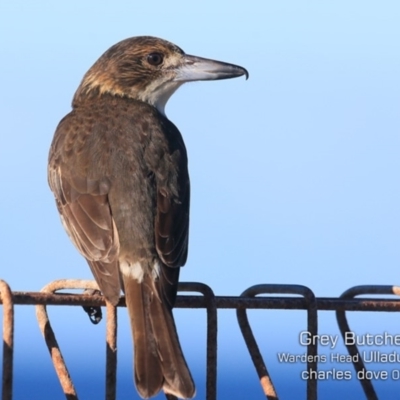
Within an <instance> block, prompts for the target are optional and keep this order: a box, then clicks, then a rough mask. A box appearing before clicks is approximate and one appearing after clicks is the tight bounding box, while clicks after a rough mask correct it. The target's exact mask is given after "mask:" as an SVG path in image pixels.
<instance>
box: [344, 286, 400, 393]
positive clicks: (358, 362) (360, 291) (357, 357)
mask: <svg viewBox="0 0 400 400" xmlns="http://www.w3.org/2000/svg"><path fill="white" fill-rule="evenodd" d="M371 294H375V295H396V296H399V295H400V287H398V286H388V285H363V286H354V287H352V288H350V289H348V290H346V291H345V292H344V293H342V295H341V296H340V298H341V299H346V301H348V299H352V298H353V297H355V296H361V295H371ZM399 306H400V304H399ZM399 310H400V307H398V309H397V311H399ZM336 319H337V322H338V325H339V328H340V333H341V334H342V337H343V341H344V344H345V345H346V347H347V351H348V352H349V354H350V355H351V356H352V362H353V365H354V368H355V370H356V372H357V376H360V375H358V374H360V373H362V374H361V376H363V377H364V378H363V379H359V381H360V383H361V386H362V388H363V390H364V393H365V396H366V397H367V399H368V400H378V396H377V394H376V392H375V389H374V386H373V385H372V382H371V380H370V379H368V378H367V375H366V373H365V372H366V370H367V369H366V368H365V365H364V361H363V359H362V357H361V354H360V352H359V351H358V348H357V345H356V344H350V343H347V342H346V340H345V337H346V333H348V332H351V330H350V326H349V324H348V322H347V318H346V313H345V311H344V310H337V311H336Z"/></svg>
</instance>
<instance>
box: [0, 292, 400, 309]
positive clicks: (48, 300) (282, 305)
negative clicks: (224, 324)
mask: <svg viewBox="0 0 400 400" xmlns="http://www.w3.org/2000/svg"><path fill="white" fill-rule="evenodd" d="M13 299H14V304H15V305H38V304H45V305H54V306H98V307H99V306H105V305H106V302H105V300H104V298H103V297H102V296H88V295H82V294H68V293H55V294H52V293H41V292H13ZM315 301H316V307H317V310H320V311H337V310H345V311H386V312H398V311H399V310H400V300H397V299H396V300H394V299H374V298H362V299H344V298H337V297H317V298H316V299H315ZM1 302H2V301H1V298H0V304H1ZM206 303H207V302H206V300H205V299H204V296H186V295H185V296H177V299H176V303H175V308H206ZM215 306H216V308H217V309H219V308H221V309H246V308H249V309H270V310H307V301H306V300H305V299H302V298H293V297H257V298H241V297H234V296H215ZM118 307H125V299H124V298H123V297H121V300H120V302H119V303H118Z"/></svg>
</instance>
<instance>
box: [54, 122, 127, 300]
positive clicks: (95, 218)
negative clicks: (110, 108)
mask: <svg viewBox="0 0 400 400" xmlns="http://www.w3.org/2000/svg"><path fill="white" fill-rule="evenodd" d="M82 129H83V127H82V126H76V123H74V120H73V119H72V121H71V118H68V116H67V117H66V118H65V119H64V120H63V121H61V123H60V125H59V126H58V128H57V131H56V134H55V137H54V140H53V144H52V147H51V149H50V156H49V167H48V180H49V185H50V188H51V190H52V191H53V193H54V196H55V198H56V203H57V208H58V211H59V213H60V216H61V220H62V223H63V225H64V228H65V230H66V231H67V233H68V235H69V237H70V238H71V240H72V242H73V243H74V245H75V246H76V247H77V249H78V250H79V251H80V253H81V254H82V255H83V256H84V257H85V258H86V259H87V261H88V263H89V265H90V268H91V270H92V273H93V275H94V277H95V279H96V281H97V283H98V285H99V287H100V289H101V291H102V292H103V294H104V295H105V297H106V298H107V299H108V300H109V301H110V302H112V303H113V304H116V303H117V302H118V299H119V294H120V281H119V270H118V253H119V239H118V232H117V229H116V226H115V222H114V220H113V217H112V214H111V209H110V205H109V202H108V192H109V190H110V183H109V181H108V179H107V178H102V179H90V178H89V177H88V176H85V175H87V173H86V172H87V168H86V167H85V164H84V163H85V162H87V161H85V160H84V157H83V156H82V151H79V149H77V148H76V147H77V146H82V144H83V143H84V138H85V136H86V135H85V133H84V132H83V131H82V134H81V135H80V133H81V132H80V130H82ZM71 132H74V134H71ZM77 136H78V137H77ZM79 136H80V137H79ZM78 139H82V140H78ZM79 154H81V156H80V158H79Z"/></svg>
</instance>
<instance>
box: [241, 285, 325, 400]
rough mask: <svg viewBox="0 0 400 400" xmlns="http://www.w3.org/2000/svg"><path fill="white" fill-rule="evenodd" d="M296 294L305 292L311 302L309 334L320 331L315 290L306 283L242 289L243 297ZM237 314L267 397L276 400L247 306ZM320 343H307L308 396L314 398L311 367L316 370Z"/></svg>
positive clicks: (315, 388)
mask: <svg viewBox="0 0 400 400" xmlns="http://www.w3.org/2000/svg"><path fill="white" fill-rule="evenodd" d="M278 293H282V294H297V295H300V296H303V297H304V298H305V300H306V301H307V303H308V307H307V329H308V332H309V333H310V335H317V333H318V323H317V308H316V302H315V296H314V293H313V292H312V291H311V290H310V289H309V288H307V287H305V286H301V285H272V284H265V285H255V286H252V287H250V288H248V289H247V290H245V291H244V292H243V293H242V295H241V296H242V297H246V298H248V297H255V296H257V295H261V294H278ZM237 318H238V321H239V326H240V329H241V331H242V334H243V338H244V339H245V342H246V345H247V348H248V349H249V352H250V355H251V358H252V360H253V364H254V366H255V368H256V370H257V373H258V376H259V378H260V383H261V386H262V388H263V391H264V394H265V395H266V397H267V399H269V400H274V399H278V396H277V394H276V390H275V388H274V386H273V383H272V380H271V378H270V376H269V373H268V370H267V367H266V365H265V363H264V360H263V358H262V355H261V353H260V350H259V348H258V345H257V342H256V340H255V338H254V335H253V332H252V330H251V327H250V324H249V321H248V318H247V314H246V310H245V309H238V310H237ZM317 350H318V349H317V345H316V343H315V344H314V343H313V344H310V345H309V346H308V347H307V356H308V357H307V371H308V374H309V376H310V377H311V378H310V379H308V380H307V399H308V400H315V399H316V398H317V380H316V379H314V375H315V374H311V372H312V371H317V361H316V360H317V357H316V355H317V352H318V351H317Z"/></svg>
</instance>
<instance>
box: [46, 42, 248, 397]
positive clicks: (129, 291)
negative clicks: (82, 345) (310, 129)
mask: <svg viewBox="0 0 400 400" xmlns="http://www.w3.org/2000/svg"><path fill="white" fill-rule="evenodd" d="M242 75H245V76H246V79H247V78H248V72H247V70H246V69H245V68H243V67H240V66H237V65H234V64H229V63H225V62H220V61H215V60H210V59H206V58H201V57H196V56H192V55H188V54H186V53H185V52H184V51H183V50H182V49H181V48H179V47H178V46H176V45H174V44H172V43H170V42H168V41H166V40H163V39H160V38H156V37H152V36H137V37H131V38H128V39H125V40H122V41H120V42H119V43H117V44H115V45H113V46H112V47H110V48H109V49H108V50H107V51H106V52H105V53H104V54H103V55H102V56H101V57H100V58H99V59H98V60H97V61H96V62H95V63H94V64H93V66H92V67H91V68H90V69H89V70H88V71H87V73H86V74H85V75H84V77H83V79H82V81H81V83H80V85H79V87H78V89H77V90H76V92H75V95H74V97H73V100H72V111H71V112H70V113H68V114H67V115H66V116H65V117H64V118H63V119H62V120H61V121H60V123H59V124H58V126H57V128H56V131H55V134H54V138H53V141H52V144H51V147H50V152H49V161H48V182H49V186H50V188H51V190H52V192H53V194H54V197H55V200H56V205H57V209H58V211H59V214H60V217H61V221H62V224H63V226H64V228H65V230H66V232H67V234H68V235H69V237H70V239H71V240H72V242H73V244H74V245H75V247H76V248H77V249H78V251H79V252H80V253H81V254H82V255H83V257H84V258H85V259H86V260H87V263H88V264H89V267H90V269H91V272H92V274H93V276H94V278H95V280H96V282H97V284H98V286H99V288H100V290H101V292H102V293H103V295H104V297H105V299H106V300H107V301H108V302H110V303H111V304H113V305H117V304H118V302H119V300H120V294H121V290H122V291H123V292H124V294H125V301H126V306H127V309H128V314H129V320H130V324H131V330H132V337H133V347H134V380H135V385H136V389H137V391H138V393H139V395H140V396H141V397H142V398H145V399H147V398H150V397H153V396H155V395H156V394H157V393H159V392H160V391H161V390H163V391H164V393H166V394H169V395H174V396H176V397H178V398H182V399H190V398H192V397H194V396H195V385H194V382H193V379H192V376H191V373H190V371H189V368H188V366H187V363H186V361H185V358H184V355H183V352H182V349H181V346H180V343H179V339H178V334H177V330H176V326H175V322H174V319H173V315H172V308H173V306H174V302H175V299H176V295H177V286H178V279H179V271H180V267H182V266H183V265H184V264H185V263H186V260H187V254H188V237H189V203H190V182H189V173H188V165H187V164H188V159H187V152H186V148H185V144H184V141H183V138H182V136H181V134H180V132H179V130H178V128H177V127H176V126H175V125H174V124H173V123H172V122H171V121H170V120H169V119H168V118H167V116H166V114H165V105H166V103H167V101H168V99H169V98H170V97H171V95H172V94H173V93H174V92H175V91H176V90H177V89H178V88H179V87H180V86H181V85H182V84H183V83H185V82H190V81H202V80H217V79H228V78H235V77H239V76H242Z"/></svg>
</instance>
